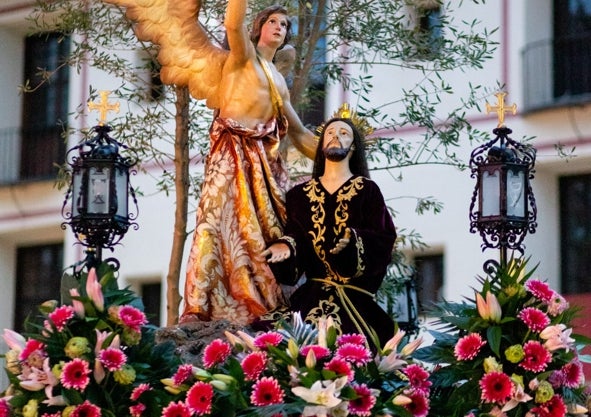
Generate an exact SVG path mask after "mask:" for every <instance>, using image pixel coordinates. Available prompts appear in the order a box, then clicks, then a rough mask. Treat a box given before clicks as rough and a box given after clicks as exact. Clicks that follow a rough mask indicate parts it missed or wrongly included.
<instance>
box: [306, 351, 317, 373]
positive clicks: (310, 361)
mask: <svg viewBox="0 0 591 417" xmlns="http://www.w3.org/2000/svg"><path fill="white" fill-rule="evenodd" d="M306 366H307V367H308V368H310V369H313V368H314V367H315V366H316V354H315V353H314V350H313V349H310V350H309V351H308V354H307V355H306Z"/></svg>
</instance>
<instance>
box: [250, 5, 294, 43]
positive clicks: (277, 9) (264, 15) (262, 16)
mask: <svg viewBox="0 0 591 417" xmlns="http://www.w3.org/2000/svg"><path fill="white" fill-rule="evenodd" d="M273 13H279V14H284V15H285V16H288V19H287V31H286V33H285V39H284V40H283V44H281V46H280V47H279V49H281V48H283V47H284V46H285V45H286V44H287V43H288V42H289V41H290V40H291V20H290V19H289V14H288V13H287V9H286V8H285V7H283V6H280V5H278V4H276V5H274V6H269V7H267V8H265V9H263V10H261V11H260V12H258V14H257V15H256V17H255V19H254V22H253V23H252V30H251V31H250V40H251V41H252V43H254V45H255V46H256V45H257V44H258V43H259V39H260V38H261V29H262V27H263V24H264V23H265V22H266V21H267V19H268V18H269V16H271V15H272V14H273Z"/></svg>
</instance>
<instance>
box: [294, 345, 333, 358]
mask: <svg viewBox="0 0 591 417" xmlns="http://www.w3.org/2000/svg"><path fill="white" fill-rule="evenodd" d="M309 351H313V352H314V356H315V357H316V359H322V358H326V357H327V356H329V355H330V350H329V349H328V348H325V347H323V346H320V345H306V346H302V348H301V349H300V354H301V355H302V356H308V352H309Z"/></svg>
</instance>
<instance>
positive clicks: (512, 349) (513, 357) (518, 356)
mask: <svg viewBox="0 0 591 417" xmlns="http://www.w3.org/2000/svg"><path fill="white" fill-rule="evenodd" d="M505 357H506V358H507V360H508V361H509V362H511V363H519V362H521V361H522V360H523V358H525V352H524V351H523V346H521V345H513V346H509V347H508V348H507V349H505Z"/></svg>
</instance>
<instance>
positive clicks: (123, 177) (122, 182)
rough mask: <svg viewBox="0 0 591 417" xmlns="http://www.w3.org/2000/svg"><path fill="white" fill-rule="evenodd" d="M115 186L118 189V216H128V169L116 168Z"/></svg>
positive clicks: (124, 217)
mask: <svg viewBox="0 0 591 417" xmlns="http://www.w3.org/2000/svg"><path fill="white" fill-rule="evenodd" d="M115 172H116V176H115V187H116V189H117V213H116V216H117V217H119V218H121V219H126V220H127V218H128V212H127V186H128V185H127V183H128V177H129V173H128V172H127V170H126V169H122V168H118V169H116V170H115Z"/></svg>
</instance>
